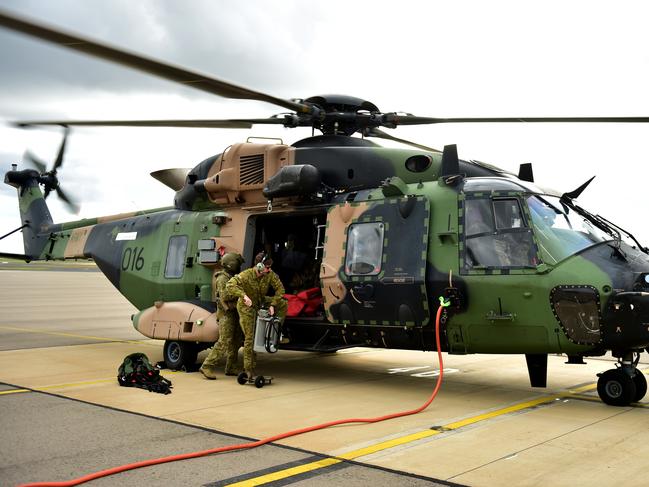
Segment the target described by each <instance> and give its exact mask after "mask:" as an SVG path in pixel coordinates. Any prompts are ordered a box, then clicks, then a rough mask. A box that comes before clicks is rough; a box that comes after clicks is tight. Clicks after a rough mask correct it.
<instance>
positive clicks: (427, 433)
mask: <svg viewBox="0 0 649 487" xmlns="http://www.w3.org/2000/svg"><path fill="white" fill-rule="evenodd" d="M596 387H597V385H596V384H588V385H585V386H581V387H576V388H572V389H569V390H568V391H566V392H562V393H559V394H554V395H551V396H545V397H540V398H537V399H532V400H530V401H525V402H521V403H518V404H514V405H512V406H507V407H504V408H500V409H496V410H494V411H490V412H488V413H483V414H479V415H476V416H472V417H469V418H466V419H462V420H460V421H455V422H453V423H449V424H446V425H444V426H441V427H440V428H439V429H428V430H424V431H419V432H417V433H412V434H409V435H406V436H401V437H399V438H394V439H391V440H387V441H382V442H380V443H376V444H374V445H370V446H367V447H364V448H359V449H357V450H353V451H350V452H347V453H343V454H341V455H337V456H336V457H330V458H324V459H322V460H318V461H316V462H310V463H306V464H304V465H299V466H297V467H291V468H287V469H284V470H279V471H277V472H272V473H269V474H266V475H261V476H259V477H255V478H251V479H247V480H242V481H240V482H235V483H233V484H228V487H235V486H236V487H249V486H254V485H263V484H267V483H269V482H274V481H277V480H282V479H285V478H288V477H292V476H295V475H300V474H304V473H307V472H312V471H314V470H318V469H321V468H325V467H329V466H331V465H335V464H338V463H341V462H343V461H344V460H354V459H357V458H360V457H364V456H367V455H371V454H373V453H377V452H379V451H383V450H387V449H390V448H394V447H397V446H402V445H406V444H408V443H412V442H415V441H418V440H422V439H425V438H430V437H432V436H435V435H439V434H440V433H443V432H447V431H453V430H457V429H460V428H463V427H466V426H469V425H472V424H475V423H479V422H481V421H486V420H489V419H493V418H496V417H499V416H504V415H507V414H512V413H516V412H519V411H524V410H526V409H532V408H534V407H537V406H541V405H543V404H549V403H552V402H554V401H556V400H558V399H563V398H565V397H570V396H571V395H573V394H579V393H582V392H586V391H589V390H592V389H595V388H596Z"/></svg>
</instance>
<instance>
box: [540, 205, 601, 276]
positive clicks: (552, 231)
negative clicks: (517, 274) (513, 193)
mask: <svg viewBox="0 0 649 487" xmlns="http://www.w3.org/2000/svg"><path fill="white" fill-rule="evenodd" d="M527 205H528V207H529V210H530V214H531V216H532V223H533V225H534V233H535V235H536V239H537V241H538V245H539V250H540V252H541V258H542V260H543V261H544V262H546V263H548V264H551V265H552V264H556V263H557V262H560V261H562V260H564V259H566V258H567V257H569V256H571V255H573V254H576V253H577V252H579V251H581V250H583V249H585V248H587V247H590V246H592V245H595V244H597V243H600V242H606V241H609V240H613V239H612V237H611V235H609V234H607V233H605V232H604V231H602V230H600V229H599V228H597V227H596V226H594V225H593V224H592V223H591V222H589V221H588V220H587V219H586V218H584V217H583V216H581V215H579V214H578V213H577V212H576V211H575V210H574V209H571V208H570V207H569V206H567V205H565V204H564V203H562V202H561V200H560V199H559V198H556V197H554V196H530V197H528V198H527Z"/></svg>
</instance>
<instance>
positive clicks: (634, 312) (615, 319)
mask: <svg viewBox="0 0 649 487" xmlns="http://www.w3.org/2000/svg"><path fill="white" fill-rule="evenodd" d="M602 321H603V323H602V342H603V344H604V345H605V346H606V348H608V349H611V350H629V349H637V348H647V347H648V346H649V292H645V291H622V292H618V293H616V294H614V295H613V296H611V298H610V299H609V303H608V305H607V307H606V310H605V312H604V316H603V320H602Z"/></svg>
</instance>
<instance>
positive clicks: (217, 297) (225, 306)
mask: <svg viewBox="0 0 649 487" xmlns="http://www.w3.org/2000/svg"><path fill="white" fill-rule="evenodd" d="M231 278H232V274H230V273H228V272H227V271H225V270H220V271H219V272H217V273H216V274H214V280H213V281H212V300H213V301H214V302H215V303H216V306H217V308H218V309H220V310H222V311H228V310H232V309H235V308H236V302H237V298H236V297H233V296H228V294H227V291H226V285H227V283H228V281H229V280H230V279H231Z"/></svg>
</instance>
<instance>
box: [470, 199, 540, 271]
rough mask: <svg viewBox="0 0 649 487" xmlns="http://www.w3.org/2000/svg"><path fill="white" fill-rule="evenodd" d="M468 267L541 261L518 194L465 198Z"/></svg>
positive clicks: (511, 266) (531, 264)
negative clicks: (514, 195)
mask: <svg viewBox="0 0 649 487" xmlns="http://www.w3.org/2000/svg"><path fill="white" fill-rule="evenodd" d="M464 229H465V232H464V236H465V252H464V263H463V265H464V270H466V271H470V270H476V269H485V268H495V269H523V268H531V267H536V266H537V265H538V263H539V261H538V258H537V252H536V245H535V244H534V238H533V236H532V231H531V229H530V228H529V226H528V225H527V223H526V219H525V217H524V215H523V211H522V209H521V204H520V201H519V200H518V199H517V198H494V199H491V198H467V199H466V200H465V201H464Z"/></svg>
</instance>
